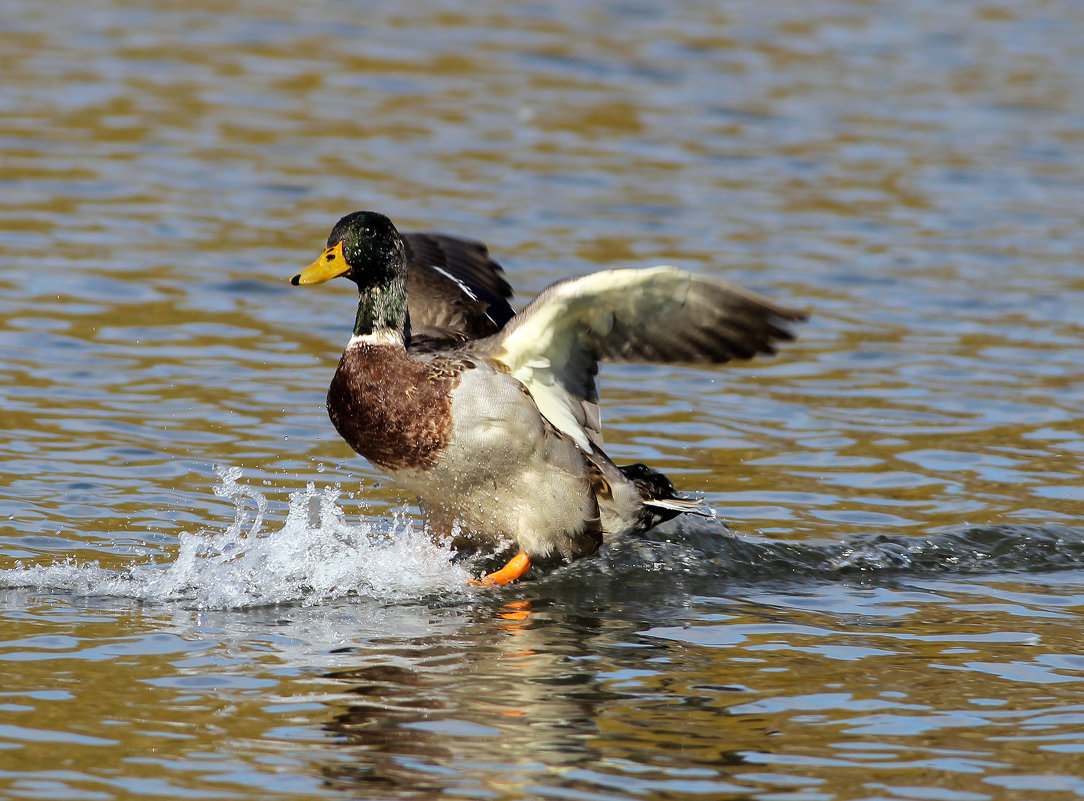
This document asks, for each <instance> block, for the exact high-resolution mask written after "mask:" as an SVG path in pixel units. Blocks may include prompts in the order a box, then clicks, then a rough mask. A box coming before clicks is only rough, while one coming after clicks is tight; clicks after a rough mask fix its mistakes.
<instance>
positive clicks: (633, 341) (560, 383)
mask: <svg viewBox="0 0 1084 801" xmlns="http://www.w3.org/2000/svg"><path fill="white" fill-rule="evenodd" d="M804 319H805V314H804V313H802V312H800V311H796V310H794V309H788V308H786V307H783V306H780V305H778V304H775V303H773V302H772V301H771V300H769V299H768V298H765V297H763V296H761V295H758V294H756V293H755V292H750V291H749V290H747V289H743V288H741V287H739V286H738V285H736V284H733V283H730V282H728V281H723V280H720V279H717V278H708V277H706V276H699V275H694V274H692V273H689V272H686V271H684V270H679V269H678V268H676V267H666V266H663V267H651V268H648V269H644V270H608V271H604V272H598V273H593V274H591V275H588V276H584V277H583V278H574V279H571V280H568V281H562V282H560V283H557V284H553V285H552V286H550V287H549V288H547V289H546V290H545V291H543V292H542V294H540V295H539V296H538V297H537V298H535V299H534V301H532V302H531V303H530V304H528V306H527V307H526V308H525V309H524V310H523V311H522V312H520V314H519V315H517V316H516V317H515V318H513V319H512V320H511V321H510V322H509V323H508V324H507V325H506V326H505V328H504V329H503V330H502V331H500V332H498V333H497V334H494V335H493V336H490V337H487V338H485V339H480V340H478V341H476V342H473V343H471V344H470V345H469V346H468V347H469V349H470V350H472V351H477V352H480V353H483V354H485V355H487V356H489V357H490V358H492V359H495V360H496V361H498V362H500V363H501V364H502V365H503V366H504V367H505V368H506V369H507V370H508V371H509V372H510V373H511V374H512V375H513V376H515V377H516V378H517V379H518V380H520V381H521V382H523V384H524V385H526V386H527V388H528V389H529V390H530V391H531V392H532V394H533V395H534V396H535V400H536V403H538V407H539V410H540V411H541V412H542V414H543V415H544V416H545V417H546V418H547V419H548V420H549V421H550V422H551V423H552V424H553V425H554V426H556V427H557V428H559V429H560V430H561V431H563V432H565V433H566V434H568V435H569V436H570V437H572V438H573V439H575V440H576V441H577V442H578V443H579V444H580V446H581V447H584V448H585V449H589V448H590V443H594V444H595V445H597V446H599V447H602V432H601V426H600V423H599V411H598V390H597V387H596V384H595V376H596V375H597V373H598V363H599V361H602V360H613V361H624V362H657V363H658V362H686V363H692V364H721V363H723V362H727V361H730V360H731V359H749V358H752V357H753V356H756V355H758V354H772V353H775V345H774V343H775V342H777V341H780V340H789V339H793V335H792V334H791V333H790V331H789V330H788V329H787V327H786V324H787V323H790V322H798V321H801V320H804Z"/></svg>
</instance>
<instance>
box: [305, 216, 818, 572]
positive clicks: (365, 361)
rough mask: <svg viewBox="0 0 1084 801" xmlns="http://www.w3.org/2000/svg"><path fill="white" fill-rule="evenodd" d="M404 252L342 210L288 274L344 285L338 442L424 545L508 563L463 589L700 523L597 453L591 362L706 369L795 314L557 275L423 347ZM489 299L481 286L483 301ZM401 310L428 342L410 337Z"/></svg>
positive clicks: (645, 283)
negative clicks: (347, 327) (350, 288)
mask: <svg viewBox="0 0 1084 801" xmlns="http://www.w3.org/2000/svg"><path fill="white" fill-rule="evenodd" d="M417 250H418V248H417V246H416V245H415V244H414V243H413V242H411V240H410V239H409V237H407V236H404V235H403V234H400V233H399V231H398V230H397V229H396V227H395V225H394V223H393V222H392V221H391V220H390V219H389V218H388V217H387V216H385V215H383V214H380V213H378V212H374V211H357V212H354V213H352V214H348V215H346V216H345V217H343V218H342V219H340V220H339V222H338V223H336V225H335V226H334V228H332V231H331V234H330V235H329V237H328V239H327V244H326V247H325V249H324V251H323V253H322V254H321V255H320V256H319V257H318V258H317V259H316V260H315V261H314V262H313V263H312V264H311V265H310V266H309V267H307V268H306V269H304V270H302V271H301V272H299V273H297V274H296V275H294V276H293V277H292V278H291V279H290V281H291V283H292V284H293V285H295V286H301V285H313V284H318V283H323V282H325V281H328V280H331V279H332V278H336V277H340V276H341V277H345V278H347V279H349V280H350V281H352V282H354V284H356V285H357V289H358V310H357V315H356V317H355V320H354V327H353V332H352V334H351V336H350V338H349V340H348V342H347V344H346V348H345V350H344V351H343V353H342V356H341V358H340V360H339V364H338V367H337V368H336V370H335V373H334V375H333V377H332V379H331V384H330V387H329V388H328V393H327V411H328V415H329V417H330V418H331V422H332V424H333V425H334V427H335V429H336V430H337V431H338V433H339V435H340V436H341V437H342V438H343V439H344V440H345V441H346V442H347V444H349V445H350V447H351V448H353V449H354V450H355V451H356V452H357V453H358V454H360V455H361V456H363V457H365V458H366V459H367V460H368V461H369V462H370V463H372V464H373V465H374V466H375V467H377V468H379V469H380V470H382V471H383V472H386V473H387V474H389V475H390V476H392V477H393V478H394V479H395V480H396V481H397V482H398V483H399V484H400V485H401V486H403V487H404V488H405V489H407V490H408V491H410V492H411V493H412V494H413V495H414V496H415V497H416V498H417V500H418V506H419V508H420V510H421V512H422V516H423V519H424V523H425V526H426V529H427V531H428V532H429V533H430V535H432V536H434V537H437V538H441V539H445V540H447V541H450V542H451V543H452V544H453V546H454V547H455V548H457V549H461V550H464V551H472V550H473V551H477V550H489V551H500V550H502V549H505V548H508V547H509V544H511V547H512V549H513V550H514V554H515V555H514V556H512V558H511V559H509V560H508V562H507V563H506V564H505V565H504V566H503V567H501V568H500V569H498V570H496V571H494V572H491V573H488V574H486V575H483V576H482V577H481V578H480V579H478V580H476V583H480V584H486V585H505V584H508V583H511V582H513V581H516V580H518V579H520V578H522V577H523V576H524V574H526V573H527V571H528V570H530V568H531V567H532V565H539V566H541V567H545V566H548V565H553V564H561V563H567V562H571V561H574V560H576V559H581V558H584V557H589V556H593V555H595V554H597V553H598V551H599V549H600V547H601V546H602V544H603V543H604V542H606V541H609V540H612V539H616V538H620V537H625V536H630V535H635V534H637V533H641V532H644V531H647V530H648V529H650V528H652V527H654V526H655V525H658V524H659V523H661V522H663V521H664V520H669V519H671V518H673V517H675V516H676V515H679V514H683V513H693V514H696V513H700V514H704V513H705V512H704V510H703V507H702V505H701V503H700V502H699V501H698V500H696V499H693V498H689V497H686V496H683V495H680V494H679V493H677V492H676V490H675V488H674V485H673V482H671V481H670V479H669V478H668V477H666V476H665V475H664V474H662V473H661V472H659V471H657V470H654V469H652V468H649V467H647V466H646V465H643V464H635V465H628V466H625V467H619V466H618V465H616V464H615V463H614V462H613V461H612V460H611V459H610V457H609V456H607V455H606V453H605V451H604V439H603V432H602V425H601V415H600V410H599V394H598V386H597V382H596V376H597V374H598V368H599V363H600V362H602V361H607V360H609V361H623V362H644V363H685V364H699V365H709V364H710V365H715V364H722V363H725V362H728V361H731V360H733V359H751V358H753V357H755V356H760V355H765V356H767V355H773V354H775V353H776V347H777V345H778V344H779V343H781V342H785V341H789V340H792V339H794V334H793V332H792V330H791V324H794V323H799V322H802V321H804V320H805V319H806V314H805V312H803V311H800V310H797V309H793V308H789V307H786V306H783V305H781V304H778V303H776V302H774V301H773V300H770V299H769V298H767V297H765V296H763V295H760V294H757V293H755V292H752V291H750V290H747V289H744V288H742V287H740V286H738V285H737V284H734V283H732V282H729V281H726V280H723V279H720V278H716V277H709V276H704V275H697V274H694V273H691V272H688V271H685V270H682V269H679V268H677V267H672V266H668V265H662V266H656V267H647V268H636V269H612V270H603V271H600V272H595V273H591V274H588V275H585V276H583V277H579V278H571V279H566V280H563V281H558V282H557V283H554V284H552V285H550V286H549V287H547V288H546V289H544V290H543V291H542V292H541V293H540V294H539V295H538V296H537V297H536V298H535V299H534V300H532V301H531V302H530V303H528V304H527V305H526V306H525V307H524V308H523V309H522V311H520V312H519V313H518V314H513V315H511V316H507V315H506V314H505V312H504V310H503V307H501V306H500V303H497V306H498V309H497V311H496V312H495V313H494V317H493V318H491V320H490V322H491V324H492V326H497V327H496V330H494V331H491V332H486V331H482V332H480V333H478V334H473V333H467V332H465V331H455V330H452V331H451V335H450V336H443V338H441V337H442V331H443V333H444V334H447V333H448V329H454V328H455V326H454V325H452V326H444V327H443V328H442V327H441V326H440V325H435V326H434V325H432V323H433V319H432V318H433V317H434V315H433V314H432V312H431V311H424V310H423V309H422V306H421V305H420V304H417V303H414V302H412V301H411V299H410V291H411V285H410V274H411V267H410V266H409V265H410V264H411V257H410V254H411V253H412V252H417ZM473 252H474V254H475V255H476V256H477V255H478V253H479V251H478V250H477V249H475V250H474V251H473ZM485 258H488V257H485ZM487 270H488V272H486V271H485V270H483V273H482V274H484V275H489V276H490V277H492V274H493V270H492V268H488V267H487ZM415 271H416V270H415ZM449 274H450V275H459V277H458V278H456V279H455V280H454V281H453V283H458V282H462V283H463V284H464V286H467V287H468V289H469V291H470V292H475V290H474V289H473V288H470V285H469V283H468V282H467V280H466V279H465V278H464V277H463V275H462V274H453V273H451V271H449ZM498 275H499V274H498ZM502 280H503V278H502ZM444 288H445V290H449V291H450V289H451V288H450V287H448V286H445V287H444ZM458 291H459V292H460V293H463V287H459V288H458ZM502 292H503V289H502V288H501V287H500V285H499V284H497V291H496V292H494V293H492V294H494V295H496V296H498V297H499V296H501V293H502ZM508 296H510V294H509V295H506V296H503V299H504V300H505V301H506V300H507V297H508ZM430 297H431V298H432V294H430ZM467 299H468V300H471V298H470V297H469V294H468V297H467ZM479 302H481V301H479ZM474 308H475V309H476V310H477V309H478V308H479V307H477V306H475V307H474ZM437 316H439V315H437ZM416 318H424V319H425V321H426V327H427V328H435V329H437V331H436V336H433V335H432V333H431V332H426V333H425V334H424V335H423V336H420V337H418V336H415V333H414V325H415V319H416ZM502 318H503V321H502V322H500V323H498V322H497V321H498V319H502ZM492 326H491V325H482V326H481V327H482V328H489V327H492Z"/></svg>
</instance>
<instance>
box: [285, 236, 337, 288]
mask: <svg viewBox="0 0 1084 801" xmlns="http://www.w3.org/2000/svg"><path fill="white" fill-rule="evenodd" d="M349 270H350V265H349V264H347V263H346V259H345V258H343V243H342V242H339V243H338V244H337V245H333V246H332V247H329V248H328V249H327V250H325V251H324V252H323V255H321V256H320V258H318V259H317V260H316V261H314V262H313V263H312V264H310V265H309V266H308V267H306V268H305V269H304V270H302V271H301V272H299V273H298V274H297V275H295V276H294V277H293V278H291V279H290V283H291V284H293V285H294V286H298V285H299V284H322V283H324V281H330V280H331V279H332V278H337V277H338V276H340V275H342V274H343V273H345V272H347V271H349Z"/></svg>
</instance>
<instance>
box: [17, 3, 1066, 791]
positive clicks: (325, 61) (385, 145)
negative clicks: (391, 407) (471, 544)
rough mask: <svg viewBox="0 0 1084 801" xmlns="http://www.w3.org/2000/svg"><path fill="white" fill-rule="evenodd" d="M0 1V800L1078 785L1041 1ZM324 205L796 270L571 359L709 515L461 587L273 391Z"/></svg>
mask: <svg viewBox="0 0 1084 801" xmlns="http://www.w3.org/2000/svg"><path fill="white" fill-rule="evenodd" d="M714 6H718V8H715V7H714ZM0 22H2V24H0V69H2V71H3V82H2V88H0V165H2V166H0V288H2V291H0V376H2V378H0V380H2V384H3V391H2V394H0V419H2V421H3V427H2V430H3V435H2V436H0V454H2V455H0V521H2V522H0V620H2V623H0V661H2V663H3V676H4V681H3V682H2V686H0V796H2V797H5V798H7V797H10V798H47V799H60V798H65V799H68V798H71V799H113V798H116V799H124V798H135V797H140V798H142V797H164V798H201V799H202V798H236V799H243V798H260V799H264V798H358V799H376V798H435V797H437V796H438V795H442V794H450V797H458V798H478V799H520V798H522V799H534V798H549V799H570V800H572V801H609V800H610V799H625V798H628V799H644V798H650V799H655V798H658V799H677V798H690V799H693V798H696V799H703V798H713V799H714V798H751V799H761V800H762V801H779V800H781V799H787V800H788V801H821V800H822V799H824V800H825V801H835V800H836V799H935V800H936V801H981V800H982V799H1047V798H1049V799H1062V798H1073V797H1080V796H1084V779H1082V778H1081V776H1082V771H1081V764H1082V762H1081V759H1082V755H1084V733H1082V732H1084V685H1082V681H1084V646H1082V645H1081V628H1082V624H1084V525H1082V518H1084V489H1082V482H1081V475H1082V460H1084V430H1082V420H1084V323H1082V322H1081V320H1082V315H1084V270H1082V266H1081V263H1082V261H1084V204H1082V202H1081V199H1082V198H1084V111H1082V110H1084V12H1082V10H1081V7H1080V6H1079V4H1077V3H1073V2H1068V1H1067V0H1066V1H1064V2H1063V1H1059V0H1050V2H1041V1H1040V0H1029V1H1025V2H1019V3H1001V2H993V0H961V1H960V2H954V3H950V4H945V3H926V2H920V1H919V0H904V1H903V2H896V3H876V2H857V1H856V2H843V1H842V0H841V1H840V2H834V1H833V0H812V2H809V3H758V2H741V1H739V2H734V3H725V4H707V3H693V2H675V3H669V4H662V3H656V4H650V3H639V2H624V1H623V0H615V1H614V2H587V3H578V2H577V3H574V2H561V1H560V0H558V2H554V3H492V2H488V0H479V2H474V3H469V4H468V3H457V2H443V3H439V2H438V3H420V2H413V0H403V1H402V2H399V3H396V4H376V3H364V4H363V3H350V2H346V1H345V0H341V1H336V0H327V1H326V2H319V1H318V0H298V1H297V2H291V3H283V2H278V0H265V1H264V2H249V1H248V0H239V1H238V2H232V3H224V2H218V1H217V0H193V1H192V2H187V3H183V4H176V3H175V4H163V3H158V4H146V3H134V2H127V1H126V0H87V1H86V2H79V3H76V2H64V1H63V0H61V2H49V3H44V2H29V1H28V0H26V1H24V0H10V1H9V2H6V3H5V4H4V7H3V9H2V10H0ZM358 208H374V209H378V210H381V211H384V212H386V213H388V214H389V215H391V216H392V217H393V218H394V219H395V220H396V221H397V222H398V223H399V224H400V226H401V227H402V228H404V229H406V230H425V229H430V230H442V231H448V232H452V233H458V234H461V235H467V236H471V237H476V238H480V239H483V240H485V241H486V242H488V243H489V244H490V247H491V249H492V252H493V254H494V255H495V256H496V257H497V258H498V259H499V260H500V261H501V262H502V263H503V264H504V265H505V267H506V268H507V270H508V274H509V278H510V279H511V281H512V283H513V284H514V286H515V287H516V289H517V299H518V302H520V303H522V302H525V301H526V300H528V299H529V298H530V297H532V296H533V295H534V294H535V293H537V292H538V291H539V290H540V289H542V288H543V287H544V286H546V285H547V284H548V283H549V282H551V281H553V280H556V279H557V278H560V277H565V276H568V275H576V274H583V273H586V272H589V271H591V270H594V269H598V268H600V267H602V266H607V267H609V266H637V265H642V266H646V265H649V264H654V263H660V262H668V263H673V264H678V265H681V266H683V267H686V268H689V269H694V270H696V271H699V272H703V273H710V274H715V275H725V276H727V277H729V278H732V279H734V280H737V281H740V282H741V283H743V284H745V285H747V286H750V287H753V288H756V289H758V290H760V291H762V292H765V293H767V294H769V295H771V296H773V297H775V298H778V299H779V300H781V301H783V302H787V303H792V304H797V305H800V306H804V307H807V308H809V309H810V310H811V311H812V313H813V317H812V320H811V322H810V323H809V324H807V325H805V326H803V328H802V330H801V338H800V340H799V341H798V342H797V343H794V344H793V345H791V346H789V347H787V348H786V349H785V351H784V353H782V354H781V355H780V356H779V357H777V358H775V359H769V360H763V361H758V362H755V363H752V364H748V365H737V366H728V367H726V368H723V369H719V370H696V369H690V368H685V367H641V366H608V367H607V368H606V369H605V370H604V372H603V383H602V386H603V393H604V402H605V405H604V420H605V424H606V426H607V429H608V438H609V439H608V441H609V450H610V451H611V453H612V455H613V456H614V457H615V458H617V459H618V460H619V461H630V460H642V461H646V462H649V463H651V464H653V465H655V466H657V467H660V468H662V469H664V470H665V471H666V472H668V473H669V474H670V475H671V476H672V477H673V479H674V481H675V483H676V484H677V485H678V486H679V487H680V488H682V489H684V490H687V491H691V492H696V493H699V494H701V495H702V496H703V497H704V498H705V499H706V500H707V501H708V502H709V503H710V504H711V505H713V506H714V507H715V508H716V509H717V510H718V511H719V515H720V522H713V523H705V522H704V521H696V520H694V521H684V522H682V521H675V522H674V523H672V524H668V525H666V526H664V527H662V528H660V529H658V530H656V531H653V532H650V533H649V534H647V535H645V536H644V537H642V538H637V539H630V540H627V541H623V542H618V543H614V544H612V545H610V546H608V547H607V548H606V549H604V551H603V553H602V554H601V555H600V556H599V557H598V558H595V559H591V560H585V561H582V562H579V563H577V564H575V565H573V566H571V567H567V568H564V569H561V570H558V571H556V572H554V573H551V574H548V575H543V576H536V577H535V578H534V579H533V580H531V581H527V582H523V583H521V584H519V585H517V586H514V587H510V588H507V589H505V590H503V591H490V590H487V591H480V590H475V589H472V588H470V587H469V586H468V585H467V584H466V580H467V578H468V577H469V576H470V575H471V573H472V571H476V570H477V569H479V565H477V564H474V563H471V562H462V561H457V560H455V558H454V555H453V554H452V553H450V552H449V551H448V550H447V549H445V548H443V547H441V546H439V545H435V544H433V543H431V542H430V541H429V540H428V539H427V538H426V537H425V535H424V533H423V532H421V531H420V528H419V524H418V521H417V519H416V516H415V513H414V510H413V509H412V507H411V506H410V502H409V499H408V498H405V497H404V496H403V495H402V494H401V493H400V491H399V490H398V489H397V487H396V486H395V485H394V483H393V482H390V481H388V480H387V479H385V478H383V477H382V476H381V475H380V474H379V473H377V472H376V471H374V470H373V469H372V468H371V467H369V466H368V465H367V464H366V463H365V462H364V460H362V459H360V458H358V457H354V456H352V455H351V452H350V451H349V449H348V448H347V447H346V446H345V445H344V444H343V443H341V442H340V441H339V439H338V437H337V436H336V435H335V433H334V431H333V430H332V428H331V425H330V423H329V422H328V420H327V419H326V415H325V412H324V409H323V394H324V391H325V388H326V386H327V383H328V381H329V380H330V376H331V373H332V371H333V369H334V365H335V362H336V360H337V358H338V353H339V350H340V348H341V346H342V344H343V343H344V341H345V339H346V335H347V333H348V330H349V326H350V322H351V321H352V319H353V307H354V303H355V296H356V295H355V293H353V292H352V291H351V287H350V286H349V285H347V284H346V283H345V282H341V283H340V282H335V283H332V284H328V285H324V286H322V287H318V288H313V289H311V290H308V291H302V290H300V289H295V288H292V287H290V286H289V285H288V284H287V282H286V278H287V277H288V276H290V275H292V274H293V273H294V272H295V271H296V270H297V269H298V268H299V267H301V266H304V265H306V264H308V263H309V261H311V259H312V258H313V257H314V256H315V255H317V254H318V253H319V251H320V249H321V247H322V245H323V242H324V239H325V238H326V236H327V232H328V230H329V229H330V227H331V225H332V224H333V223H334V222H335V220H336V219H338V217H339V216H341V215H342V214H344V213H346V212H349V211H352V210H354V209H358ZM722 520H725V521H726V523H727V524H728V525H729V530H728V529H727V528H726V526H724V524H723V523H722V522H721V521H722Z"/></svg>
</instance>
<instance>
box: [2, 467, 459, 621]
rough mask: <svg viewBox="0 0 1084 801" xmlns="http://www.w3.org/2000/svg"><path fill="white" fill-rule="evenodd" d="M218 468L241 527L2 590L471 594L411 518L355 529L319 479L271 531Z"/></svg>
mask: <svg viewBox="0 0 1084 801" xmlns="http://www.w3.org/2000/svg"><path fill="white" fill-rule="evenodd" d="M215 470H216V472H217V473H218V475H219V478H220V483H219V484H217V485H216V486H215V487H214V492H215V494H216V495H219V496H222V497H226V498H229V499H231V500H232V501H233V503H234V507H235V514H234V519H233V522H232V523H230V525H229V526H228V527H227V528H226V529H225V530H224V531H221V532H217V533H216V532H214V531H210V530H203V531H200V532H197V533H194V534H193V533H190V532H183V533H182V534H181V535H180V537H179V547H178V551H177V555H176V558H175V559H174V560H173V561H172V562H170V563H168V564H141V565H133V566H131V567H129V568H127V569H125V570H107V569H105V568H102V567H100V566H99V565H98V564H97V563H96V562H91V563H80V562H76V561H74V560H70V559H69V560H66V561H64V562H58V563H54V564H51V565H36V566H31V567H19V568H16V569H14V570H4V571H0V587H8V588H13V587H34V588H39V589H43V590H45V589H48V590H52V591H62V592H68V593H72V594H74V595H79V596H102V595H105V596H114V597H122V598H134V599H137V600H141V601H152V602H153V601H160V602H175V601H181V602H185V603H189V604H192V605H195V606H197V607H199V608H207V609H237V608H243V607H252V606H263V605H269V604H276V603H288V602H293V603H296V602H300V603H310V604H311V603H319V602H321V601H324V600H328V599H333V598H339V597H344V596H350V595H358V594H364V595H369V596H375V597H379V598H383V599H388V600H396V599H401V598H418V597H422V596H425V595H430V594H433V593H448V592H450V591H459V592H462V591H464V590H465V588H466V586H467V581H468V580H469V579H470V578H471V576H470V575H469V573H468V572H467V569H466V568H465V567H463V566H461V565H459V564H456V563H454V562H453V558H454V556H455V553H454V552H453V551H452V550H451V549H450V548H448V547H442V546H439V545H436V544H434V543H433V541H432V540H431V539H430V538H429V537H428V536H426V535H425V534H424V533H423V532H422V531H421V530H419V529H417V528H416V527H415V526H414V524H413V521H412V520H411V519H410V518H409V517H407V516H406V515H401V516H398V517H396V518H393V519H392V520H390V521H389V520H387V519H382V520H380V521H378V522H374V523H367V522H358V523H355V524H350V523H348V522H347V521H346V515H345V514H344V512H343V510H342V509H341V508H339V505H338V499H339V495H340V492H339V490H336V489H332V488H330V487H328V488H325V489H323V490H317V489H316V488H315V486H314V485H313V484H312V483H310V484H309V485H308V487H307V488H306V489H305V490H304V491H301V492H295V493H293V494H291V495H290V506H289V511H288V512H287V515H286V519H285V521H284V522H283V524H282V527H281V528H279V529H277V530H274V529H271V530H268V526H267V525H266V521H265V518H266V514H267V507H268V503H267V498H266V497H265V496H264V495H263V493H261V492H259V491H258V490H256V489H254V488H253V487H250V486H248V485H246V484H242V483H240V478H241V469H240V468H239V467H230V468H217V467H216V468H215Z"/></svg>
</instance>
